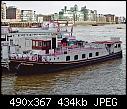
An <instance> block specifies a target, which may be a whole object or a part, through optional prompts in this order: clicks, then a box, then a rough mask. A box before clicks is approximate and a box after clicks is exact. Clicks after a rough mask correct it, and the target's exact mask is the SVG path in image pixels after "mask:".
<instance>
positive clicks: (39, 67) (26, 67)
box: [10, 51, 122, 75]
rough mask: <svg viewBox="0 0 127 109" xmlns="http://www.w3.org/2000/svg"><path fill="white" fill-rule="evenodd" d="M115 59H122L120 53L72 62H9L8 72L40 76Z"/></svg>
mask: <svg viewBox="0 0 127 109" xmlns="http://www.w3.org/2000/svg"><path fill="white" fill-rule="evenodd" d="M115 58H122V51H121V52H117V53H113V54H110V55H106V56H102V57H98V58H92V59H85V60H78V61H73V62H41V63H38V62H25V61H21V62H19V61H10V71H11V72H14V73H16V75H31V74H42V73H49V72H57V71H60V70H65V69H70V68H76V67H80V66H83V65H90V64H93V63H97V62H102V61H106V60H111V59H115Z"/></svg>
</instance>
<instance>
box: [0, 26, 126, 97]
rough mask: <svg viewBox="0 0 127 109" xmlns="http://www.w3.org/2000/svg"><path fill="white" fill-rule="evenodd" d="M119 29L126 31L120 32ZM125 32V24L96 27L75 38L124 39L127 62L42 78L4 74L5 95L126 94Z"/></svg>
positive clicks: (79, 31)
mask: <svg viewBox="0 0 127 109" xmlns="http://www.w3.org/2000/svg"><path fill="white" fill-rule="evenodd" d="M117 27H122V28H123V29H117ZM125 31H126V26H125V24H118V25H105V26H96V27H92V26H76V27H75V28H74V34H76V36H78V37H77V39H81V40H90V41H94V40H103V39H109V38H110V37H114V36H115V37H120V38H121V40H122V42H123V44H122V50H123V58H122V59H115V60H109V61H106V62H101V63H97V64H93V65H90V66H83V67H80V68H74V69H70V70H64V71H60V72H54V73H48V74H42V75H34V76H32V75H31V76H15V75H13V74H4V75H2V81H1V82H2V83H1V85H2V86H1V92H2V94H5V95H9V94H12V95H16V94H19V95H22V94H24V95H27V94H33V95H38V94H39V95H43V94H50V95H52V94H53V95H54V94H77V95H78V94H82V95H89V94H106V95H108V94H115V95H124V94H126V32H125Z"/></svg>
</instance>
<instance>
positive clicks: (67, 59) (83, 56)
mask: <svg viewBox="0 0 127 109" xmlns="http://www.w3.org/2000/svg"><path fill="white" fill-rule="evenodd" d="M95 56H99V52H96V53H95ZM89 57H92V53H89ZM84 58H86V54H82V59H84ZM55 59H56V58H54V60H55ZM57 59H59V57H57ZM49 60H50V61H51V58H50V59H49ZM69 60H70V56H66V61H69ZM74 60H78V55H75V56H74Z"/></svg>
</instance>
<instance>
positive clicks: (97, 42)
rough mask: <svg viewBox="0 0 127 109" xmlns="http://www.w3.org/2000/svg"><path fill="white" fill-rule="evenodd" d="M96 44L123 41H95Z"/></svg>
mask: <svg viewBox="0 0 127 109" xmlns="http://www.w3.org/2000/svg"><path fill="white" fill-rule="evenodd" d="M94 43H96V44H114V43H122V41H95V42H94Z"/></svg>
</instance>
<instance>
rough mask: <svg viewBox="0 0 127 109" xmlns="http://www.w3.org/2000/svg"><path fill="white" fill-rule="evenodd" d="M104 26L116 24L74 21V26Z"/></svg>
mask: <svg viewBox="0 0 127 109" xmlns="http://www.w3.org/2000/svg"><path fill="white" fill-rule="evenodd" d="M105 24H116V23H115V22H96V21H76V22H75V24H74V25H82V26H85V25H105Z"/></svg>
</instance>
